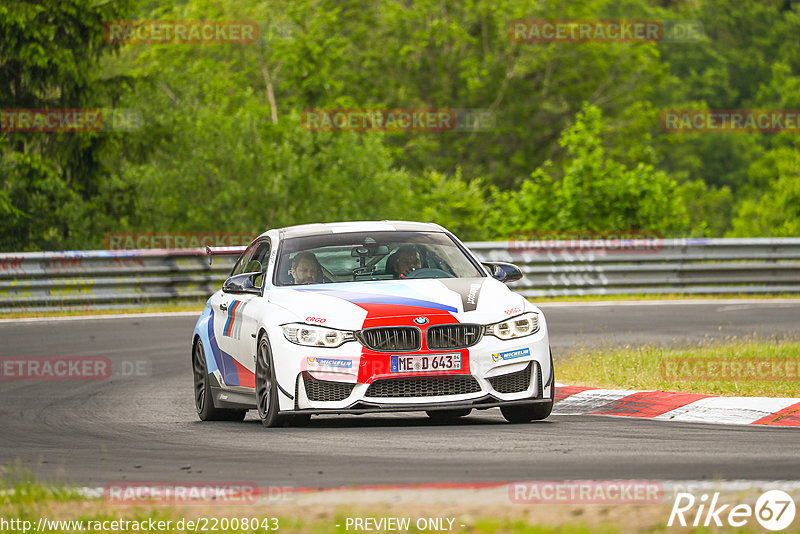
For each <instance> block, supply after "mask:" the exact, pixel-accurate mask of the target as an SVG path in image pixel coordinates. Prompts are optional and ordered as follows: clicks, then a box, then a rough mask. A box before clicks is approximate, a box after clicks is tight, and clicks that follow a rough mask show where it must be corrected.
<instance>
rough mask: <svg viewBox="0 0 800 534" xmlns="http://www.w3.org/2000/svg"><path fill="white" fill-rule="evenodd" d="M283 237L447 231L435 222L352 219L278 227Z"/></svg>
mask: <svg viewBox="0 0 800 534" xmlns="http://www.w3.org/2000/svg"><path fill="white" fill-rule="evenodd" d="M277 231H278V233H279V234H280V236H281V239H286V238H289V237H305V236H311V235H324V234H341V233H346V232H445V231H446V230H445V229H444V228H442V227H441V226H439V225H438V224H435V223H422V222H413V221H350V222H334V223H314V224H299V225H296V226H287V227H285V228H278V229H277Z"/></svg>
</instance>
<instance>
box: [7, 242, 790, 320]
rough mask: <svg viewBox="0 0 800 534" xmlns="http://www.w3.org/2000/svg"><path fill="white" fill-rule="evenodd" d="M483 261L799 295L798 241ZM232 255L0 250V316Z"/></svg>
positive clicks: (481, 245)
mask: <svg viewBox="0 0 800 534" xmlns="http://www.w3.org/2000/svg"><path fill="white" fill-rule="evenodd" d="M467 246H468V247H469V248H470V249H471V250H472V251H473V252H474V253H475V254H476V255H477V256H478V257H479V258H480V259H481V260H482V261H506V262H511V263H515V264H517V265H518V266H519V267H520V268H521V270H522V272H523V274H524V278H523V279H522V280H520V281H519V282H515V283H512V284H510V286H511V287H512V289H514V290H515V291H518V292H519V293H521V294H522V295H524V296H526V297H549V296H561V295H567V296H568V295H608V294H648V295H658V294H664V293H686V294H688V293H704V294H706V293H707V294H713V293H765V294H767V293H787V292H792V293H800V238H752V239H659V240H653V241H647V242H646V241H644V240H634V241H616V242H611V241H592V242H590V241H587V242H571V241H549V242H547V241H535V242H534V241H531V242H525V241H493V242H478V243H467ZM233 261H234V258H232V257H225V256H218V257H215V258H214V261H213V263H212V265H209V264H208V259H207V257H206V255H205V251H204V250H201V249H186V250H119V251H67V252H32V253H0V312H8V311H25V310H51V309H70V308H91V309H100V308H119V307H132V306H137V305H141V304H145V303H157V302H166V301H175V300H180V301H198V300H204V299H206V298H207V297H208V296H209V295H211V294H212V293H213V292H214V291H216V290H217V289H219V287H220V286H221V284H222V282H223V280H224V279H225V277H226V275H227V274H228V273H229V272H230V269H231V266H232V264H233Z"/></svg>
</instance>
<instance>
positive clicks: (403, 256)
mask: <svg viewBox="0 0 800 534" xmlns="http://www.w3.org/2000/svg"><path fill="white" fill-rule="evenodd" d="M392 266H393V268H394V275H395V277H396V278H405V277H406V276H408V274H409V273H410V272H411V271H414V270H416V269H420V268H422V257H421V256H420V254H419V250H417V248H416V247H414V246H413V245H403V246H402V247H400V248H398V249H397V252H395V260H394V263H393V265H392Z"/></svg>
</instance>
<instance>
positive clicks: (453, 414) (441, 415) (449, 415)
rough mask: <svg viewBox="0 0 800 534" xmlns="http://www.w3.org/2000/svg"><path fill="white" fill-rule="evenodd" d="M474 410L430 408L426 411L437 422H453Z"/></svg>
mask: <svg viewBox="0 0 800 534" xmlns="http://www.w3.org/2000/svg"><path fill="white" fill-rule="evenodd" d="M470 412H472V408H459V409H457V410H430V411H427V410H426V411H425V413H426V414H428V417H430V418H431V420H433V421H435V422H437V423H452V422H454V421H456V420H458V419H459V418H461V417H465V416H467V415H469V414H470Z"/></svg>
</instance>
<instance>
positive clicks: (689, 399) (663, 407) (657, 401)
mask: <svg viewBox="0 0 800 534" xmlns="http://www.w3.org/2000/svg"><path fill="white" fill-rule="evenodd" d="M712 396H713V395H698V394H696V393H669V392H666V391H642V392H639V393H633V394H632V395H628V396H627V397H623V398H621V399H619V400H615V401H612V402H609V403H608V404H606V405H605V406H603V407H602V408H600V409H599V410H596V411H593V412H590V413H591V415H622V416H626V417H656V416H658V415H661V414H665V413H667V412H669V411H672V410H675V409H676V408H680V407H681V406H686V405H687V404H691V403H693V402H695V401H698V400H700V399H705V398H708V397H712Z"/></svg>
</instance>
